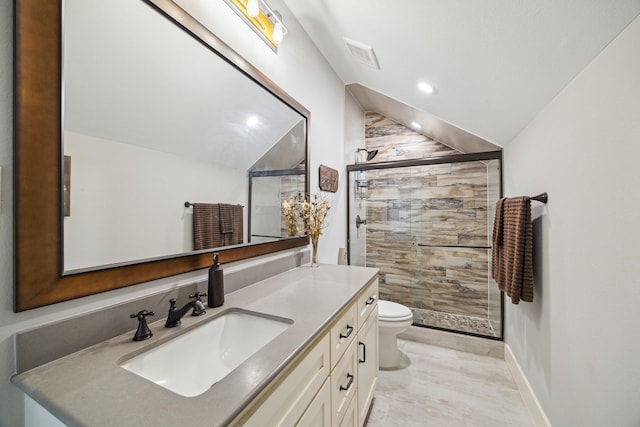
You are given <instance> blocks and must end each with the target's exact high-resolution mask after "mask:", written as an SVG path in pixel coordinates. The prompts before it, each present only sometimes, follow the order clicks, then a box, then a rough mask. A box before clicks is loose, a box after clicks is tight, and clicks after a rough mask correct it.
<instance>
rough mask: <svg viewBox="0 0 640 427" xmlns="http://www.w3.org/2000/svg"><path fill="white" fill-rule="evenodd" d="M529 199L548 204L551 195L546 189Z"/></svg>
mask: <svg viewBox="0 0 640 427" xmlns="http://www.w3.org/2000/svg"><path fill="white" fill-rule="evenodd" d="M529 199H531V200H535V201H536V202H542V203H544V204H547V202H548V201H549V195H548V194H547V192H546V191H545V192H544V193H540V194H538V195H537V196H533V197H529Z"/></svg>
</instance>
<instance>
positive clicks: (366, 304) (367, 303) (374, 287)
mask: <svg viewBox="0 0 640 427" xmlns="http://www.w3.org/2000/svg"><path fill="white" fill-rule="evenodd" d="M377 304H378V279H375V280H374V281H373V283H371V284H370V285H369V286H368V287H367V289H366V290H365V291H364V292H363V293H362V295H360V298H358V330H360V328H362V325H364V323H365V322H366V320H367V318H368V317H369V314H371V312H372V311H373V310H374V309H375V308H376V307H377Z"/></svg>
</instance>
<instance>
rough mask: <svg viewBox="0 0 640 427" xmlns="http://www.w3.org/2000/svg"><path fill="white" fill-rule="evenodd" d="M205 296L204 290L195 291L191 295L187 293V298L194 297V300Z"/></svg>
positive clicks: (200, 299) (199, 299)
mask: <svg viewBox="0 0 640 427" xmlns="http://www.w3.org/2000/svg"><path fill="white" fill-rule="evenodd" d="M206 296H207V293H206V292H196V293H195V294H193V295H189V298H190V299H193V298H195V299H196V301H202V297H206Z"/></svg>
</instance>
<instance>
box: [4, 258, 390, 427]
mask: <svg viewBox="0 0 640 427" xmlns="http://www.w3.org/2000/svg"><path fill="white" fill-rule="evenodd" d="M376 274H377V270H375V269H372V268H367V267H351V266H340V265H322V266H320V267H319V268H308V267H307V268H296V269H293V270H290V271H287V272H285V273H283V274H281V275H278V276H277V277H273V278H269V279H266V280H264V281H262V282H260V285H259V286H255V287H249V288H247V289H246V290H244V289H243V290H241V291H240V292H233V293H230V294H228V295H226V296H225V300H226V301H227V305H226V306H225V307H223V308H221V309H220V310H218V311H216V310H211V311H210V312H209V313H207V314H206V315H205V316H201V317H198V318H193V319H191V318H185V319H183V325H181V326H182V329H183V331H180V330H177V331H176V330H174V329H167V328H163V327H162V326H160V325H161V324H162V321H159V323H158V325H155V324H153V325H151V326H152V327H154V337H152V338H151V339H150V340H149V341H148V342H147V341H145V342H141V343H139V342H133V341H132V340H131V335H130V334H129V333H127V334H123V335H119V336H116V337H114V338H111V339H109V340H106V341H104V342H102V343H98V344H96V345H94V346H91V347H88V348H86V349H83V350H80V351H77V352H75V353H72V354H69V355H67V356H66V357H63V358H60V359H58V360H55V361H52V362H51V363H46V364H44V365H41V366H38V367H35V368H32V369H30V370H28V371H25V372H22V373H20V374H18V375H16V376H14V377H12V382H14V383H15V384H16V385H18V386H19V387H20V388H21V389H22V390H23V391H25V393H27V395H26V396H27V397H26V402H27V403H26V407H25V409H26V412H27V413H26V415H25V417H26V426H34V427H35V426H37V427H39V426H41V425H47V426H48V425H52V426H53V425H65V423H66V424H69V425H77V426H96V427H110V426H112V425H143V424H144V425H147V424H154V425H169V424H171V425H174V424H175V425H178V424H180V425H181V424H197V423H198V422H201V420H202V419H204V418H206V419H208V420H210V421H209V424H210V425H212V426H229V425H231V426H233V427H235V426H261V427H262V426H269V427H273V426H285V427H289V426H302V427H311V426H313V427H340V426H345V427H347V426H358V427H362V426H363V425H364V423H365V421H366V416H367V415H368V411H369V408H370V406H371V402H372V397H373V392H374V389H375V386H376V381H377V375H378V328H377V319H378V315H377V307H378V282H377V280H376ZM227 310H232V311H233V310H247V311H252V312H254V311H255V312H256V313H264V316H276V317H282V318H286V319H290V320H291V323H290V326H289V327H288V328H287V329H286V330H284V331H283V332H282V333H281V334H280V335H278V337H277V338H276V339H274V340H273V341H271V342H269V343H267V344H266V345H265V346H264V347H263V348H262V349H261V350H259V352H257V353H255V354H254V356H252V357H249V359H247V360H246V361H245V362H244V363H243V365H242V366H241V367H239V368H237V369H234V370H232V371H231V372H230V373H229V374H227V376H226V377H224V379H223V380H221V381H219V382H218V383H217V384H216V385H214V386H212V387H210V388H209V389H207V390H206V391H204V392H203V393H202V394H200V395H198V396H196V397H193V398H191V397H189V398H187V397H184V396H180V395H178V394H175V393H168V392H167V390H166V389H164V388H162V387H159V386H158V385H157V384H154V383H153V382H152V381H147V380H145V379H143V378H139V377H136V376H134V374H132V373H131V372H130V371H128V370H126V369H123V368H122V367H121V366H119V363H120V361H123V360H128V359H127V358H129V357H130V356H131V354H132V352H144V351H150V350H152V349H153V348H155V347H157V346H159V345H161V344H162V343H164V342H170V341H171V340H173V339H175V338H176V337H180V336H184V334H186V333H188V332H189V331H190V330H194V331H195V330H198V329H197V328H200V327H202V326H203V325H206V324H209V323H208V322H210V321H212V319H215V318H217V316H223V315H225V314H224V313H225V312H226V311H227ZM207 311H209V310H207ZM181 332H182V333H181ZM247 339H248V338H247ZM276 340H277V342H276ZM176 369H181V368H180V367H176ZM223 383H224V384H223ZM129 384H131V387H128V386H127V385H129ZM113 390H125V392H123V393H115V392H113ZM126 390H135V393H138V395H145V396H146V401H145V402H147V403H148V405H150V406H148V408H157V410H156V411H154V410H146V411H142V410H140V408H139V406H137V405H136V399H132V395H130V394H128V393H127V392H126ZM70 395H83V396H85V397H86V398H85V399H81V401H77V402H76V401H74V400H73V399H69V397H68V396H70ZM33 398H37V399H38V402H36V401H35V400H33ZM41 405H42V406H41ZM123 413H126V414H127V418H126V420H123V419H122V418H121V414H123ZM203 417H204V418H203ZM56 418H57V419H56ZM58 419H59V420H60V421H58Z"/></svg>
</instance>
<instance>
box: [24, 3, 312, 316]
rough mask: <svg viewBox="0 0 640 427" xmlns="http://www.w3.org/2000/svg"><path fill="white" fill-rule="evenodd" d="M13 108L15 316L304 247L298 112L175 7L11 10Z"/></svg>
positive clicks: (303, 140) (303, 117)
mask: <svg viewBox="0 0 640 427" xmlns="http://www.w3.org/2000/svg"><path fill="white" fill-rule="evenodd" d="M15 100H16V133H15V165H16V183H15V201H16V203H15V206H16V208H15V221H16V227H15V230H16V271H15V277H16V292H15V295H16V300H15V309H16V311H22V310H26V309H30V308H35V307H39V306H42V305H46V304H51V303H55V302H59V301H64V300H67V299H71V298H77V297H80V296H85V295H89V294H93V293H97V292H102V291H106V290H110V289H115V288H119V287H124V286H128V285H132V284H136V283H140V282H144V281H148V280H153V279H156V278H161V277H167V276H170V275H174V274H179V273H183V272H187V271H191V270H195V269H199V268H204V267H207V266H208V265H210V263H211V252H213V251H216V252H220V257H221V261H222V262H230V261H235V260H240V259H244V258H249V257H253V256H257V255H263V254H266V253H271V252H275V251H280V250H285V249H289V248H293V247H298V246H304V245H306V244H307V242H308V240H307V238H306V237H305V236H287V234H286V227H284V225H283V224H284V223H283V221H282V219H281V209H280V207H281V204H282V201H283V200H284V199H287V198H290V197H292V196H293V195H295V194H297V193H300V192H308V185H309V184H308V182H309V180H308V171H307V167H306V165H307V164H308V158H307V153H308V149H307V132H308V126H309V113H308V111H307V110H306V109H304V107H302V106H301V105H300V104H299V103H297V102H296V101H295V100H293V99H292V98H291V97H290V96H288V95H287V94H286V93H284V92H283V91H282V90H281V89H280V88H278V87H277V86H276V85H275V84H274V83H273V82H271V81H270V80H269V79H268V78H266V77H265V76H264V75H262V74H261V73H260V72H259V71H257V70H256V69H254V68H253V67H252V66H251V65H250V64H248V63H247V62H246V61H244V60H243V59H242V58H241V57H239V56H238V55H237V54H236V53H235V52H233V51H232V50H231V49H229V48H228V47H227V46H226V45H224V44H223V43H222V42H221V41H220V40H219V39H217V38H216V37H215V36H214V35H213V34H212V33H211V32H209V31H208V30H207V29H205V28H204V27H202V26H201V25H200V24H199V23H198V22H197V21H196V20H195V19H193V18H192V17H191V16H189V15H188V14H187V13H186V12H184V11H183V10H182V9H181V8H180V7H179V6H177V5H176V4H174V3H173V2H171V1H169V0H113V1H108V2H105V1H101V0H64V1H61V0H58V1H50V0H17V1H16V96H15ZM196 210H197V211H196ZM212 213H214V214H212ZM212 215H213V216H212ZM212 221H213V222H214V224H213V225H212ZM194 230H196V232H195V234H197V235H198V238H197V237H196V236H194ZM203 230H204V232H206V233H213V234H214V236H213V240H211V239H210V238H207V239H204V240H206V241H208V242H211V241H213V242H215V243H208V244H205V243H203V242H202V241H201V240H202V239H199V237H200V234H201V233H203ZM199 233H200V234H199Z"/></svg>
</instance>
